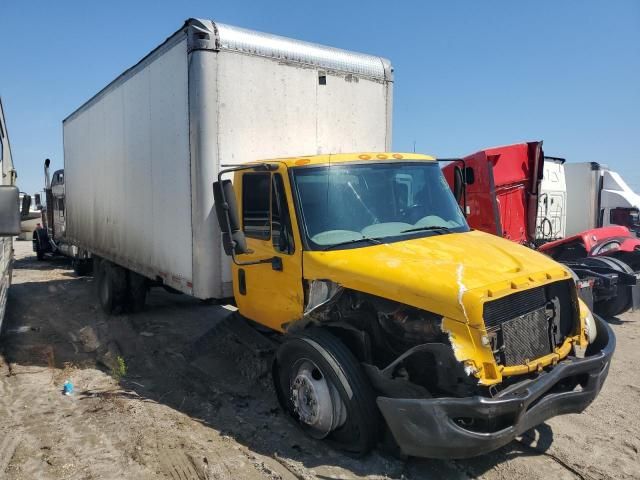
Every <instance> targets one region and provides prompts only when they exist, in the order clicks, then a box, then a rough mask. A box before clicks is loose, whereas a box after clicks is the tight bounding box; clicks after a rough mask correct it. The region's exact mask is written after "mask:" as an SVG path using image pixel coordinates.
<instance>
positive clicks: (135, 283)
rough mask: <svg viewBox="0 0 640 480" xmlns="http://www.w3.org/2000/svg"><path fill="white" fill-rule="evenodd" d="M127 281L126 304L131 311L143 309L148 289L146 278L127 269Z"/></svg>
mask: <svg viewBox="0 0 640 480" xmlns="http://www.w3.org/2000/svg"><path fill="white" fill-rule="evenodd" d="M127 283H128V289H127V306H128V307H129V310H130V311H132V312H141V311H142V310H144V304H145V301H146V299H147V291H148V289H149V285H148V282H147V279H146V278H145V277H143V276H142V275H140V274H138V273H136V272H132V271H131V270H129V271H127Z"/></svg>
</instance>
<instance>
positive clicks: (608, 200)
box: [565, 162, 640, 236]
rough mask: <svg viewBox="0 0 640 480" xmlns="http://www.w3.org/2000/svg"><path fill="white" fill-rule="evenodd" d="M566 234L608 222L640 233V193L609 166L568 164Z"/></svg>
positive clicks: (591, 163) (590, 163)
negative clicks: (632, 188)
mask: <svg viewBox="0 0 640 480" xmlns="http://www.w3.org/2000/svg"><path fill="white" fill-rule="evenodd" d="M565 173H566V181H567V227H566V235H567V236H569V235H575V234H576V233H578V232H581V231H583V230H588V229H590V228H597V227H607V226H609V225H622V226H624V227H627V228H629V230H632V231H635V232H636V234H637V233H638V232H640V195H638V194H637V193H635V192H634V191H633V190H631V188H630V187H629V186H628V185H627V183H626V182H625V181H624V179H623V178H622V177H621V176H620V174H618V173H617V172H614V171H613V170H611V169H609V167H607V166H606V165H602V164H599V163H596V162H580V163H566V164H565Z"/></svg>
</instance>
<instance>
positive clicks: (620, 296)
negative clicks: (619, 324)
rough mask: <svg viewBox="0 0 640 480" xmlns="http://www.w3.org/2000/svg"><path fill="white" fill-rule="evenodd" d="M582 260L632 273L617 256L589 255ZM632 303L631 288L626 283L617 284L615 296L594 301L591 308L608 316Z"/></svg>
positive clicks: (623, 310)
mask: <svg viewBox="0 0 640 480" xmlns="http://www.w3.org/2000/svg"><path fill="white" fill-rule="evenodd" d="M583 261H584V263H587V264H589V263H591V264H593V265H594V266H606V267H609V268H612V269H614V270H617V271H619V272H622V273H631V274H632V273H633V270H632V269H631V267H629V266H628V265H627V264H626V263H624V262H623V261H622V260H619V259H617V258H612V257H604V256H603V257H589V258H586V259H584V260H583ZM632 304H633V297H632V295H631V288H630V287H629V286H628V285H618V288H617V291H616V296H615V298H611V299H609V300H602V301H600V302H596V303H594V304H593V310H594V311H595V313H597V314H598V315H600V316H601V317H605V318H610V317H615V316H616V315H620V314H621V313H624V312H626V311H627V310H629V309H630V308H631V306H632Z"/></svg>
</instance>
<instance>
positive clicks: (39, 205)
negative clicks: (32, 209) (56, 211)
mask: <svg viewBox="0 0 640 480" xmlns="http://www.w3.org/2000/svg"><path fill="white" fill-rule="evenodd" d="M34 198H35V201H36V208H37V209H38V210H42V200H41V199H40V194H39V193H36V194H34Z"/></svg>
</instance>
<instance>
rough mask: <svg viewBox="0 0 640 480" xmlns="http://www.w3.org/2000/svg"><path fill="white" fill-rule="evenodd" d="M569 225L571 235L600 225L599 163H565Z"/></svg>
mask: <svg viewBox="0 0 640 480" xmlns="http://www.w3.org/2000/svg"><path fill="white" fill-rule="evenodd" d="M564 169H565V180H566V183H567V226H566V231H565V236H567V237H570V236H572V235H576V234H578V233H580V232H583V231H585V230H589V229H591V228H596V227H597V226H598V217H599V215H600V211H599V210H600V207H599V195H600V178H601V175H600V169H599V166H598V164H597V163H590V162H581V163H565V164H564Z"/></svg>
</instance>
